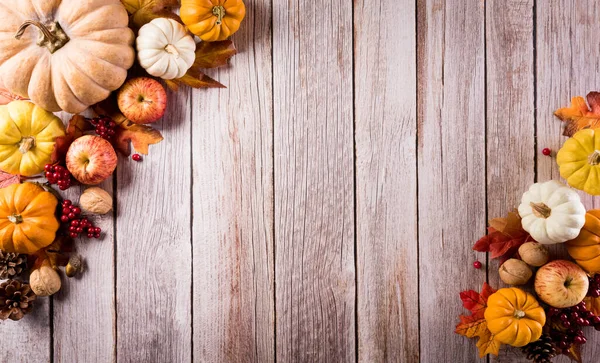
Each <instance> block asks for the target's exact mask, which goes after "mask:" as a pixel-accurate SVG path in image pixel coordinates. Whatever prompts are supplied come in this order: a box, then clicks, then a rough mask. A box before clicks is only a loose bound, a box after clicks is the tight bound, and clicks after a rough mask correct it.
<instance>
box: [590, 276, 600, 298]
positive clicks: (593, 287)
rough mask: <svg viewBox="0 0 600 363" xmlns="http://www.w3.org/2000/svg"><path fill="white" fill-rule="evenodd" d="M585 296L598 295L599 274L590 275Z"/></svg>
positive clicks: (599, 287) (599, 294)
mask: <svg viewBox="0 0 600 363" xmlns="http://www.w3.org/2000/svg"><path fill="white" fill-rule="evenodd" d="M587 296H591V297H600V274H596V275H594V277H590V287H589V288H588V292H587Z"/></svg>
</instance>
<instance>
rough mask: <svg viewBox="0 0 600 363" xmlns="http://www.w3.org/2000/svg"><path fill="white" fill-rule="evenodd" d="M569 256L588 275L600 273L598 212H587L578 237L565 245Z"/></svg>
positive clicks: (599, 223) (599, 214)
mask: <svg viewBox="0 0 600 363" xmlns="http://www.w3.org/2000/svg"><path fill="white" fill-rule="evenodd" d="M566 245H567V251H569V255H571V257H572V258H573V259H574V260H575V261H576V262H577V264H578V265H579V266H581V267H582V268H583V269H584V270H585V271H587V272H588V273H590V274H594V273H599V272H600V210H598V209H594V210H589V211H588V212H587V213H586V215H585V224H584V225H583V228H582V229H581V232H579V236H577V237H576V238H575V239H573V240H571V241H568V242H567V243H566Z"/></svg>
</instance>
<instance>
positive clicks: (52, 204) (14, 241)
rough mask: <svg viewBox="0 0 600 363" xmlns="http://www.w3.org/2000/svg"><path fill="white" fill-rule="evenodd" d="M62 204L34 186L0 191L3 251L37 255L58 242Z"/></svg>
mask: <svg viewBox="0 0 600 363" xmlns="http://www.w3.org/2000/svg"><path fill="white" fill-rule="evenodd" d="M57 205H58V200H57V199H56V197H55V196H54V195H52V193H50V192H47V191H45V190H44V188H42V187H41V186H39V185H37V184H33V183H23V184H13V185H11V186H9V187H6V188H3V189H0V249H2V250H4V251H6V252H12V253H26V254H33V253H35V252H37V251H39V250H40V249H42V248H44V247H47V246H48V245H50V244H51V243H52V242H53V241H54V237H55V236H56V231H57V230H58V227H59V223H58V220H57V219H56V216H55V212H56V206H57Z"/></svg>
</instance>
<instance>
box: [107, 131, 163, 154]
mask: <svg viewBox="0 0 600 363" xmlns="http://www.w3.org/2000/svg"><path fill="white" fill-rule="evenodd" d="M162 140H163V136H162V135H161V133H160V132H159V131H158V130H155V129H153V128H152V127H150V126H146V125H137V124H134V123H129V124H127V125H126V126H125V125H124V124H121V127H120V128H119V129H117V132H116V134H115V147H116V148H117V150H119V151H120V152H121V153H122V154H123V155H126V156H127V155H129V154H131V150H130V148H129V142H131V145H132V146H133V148H134V149H135V151H137V152H139V153H140V154H144V155H148V147H149V146H150V145H154V144H158V143H159V142H161V141H162Z"/></svg>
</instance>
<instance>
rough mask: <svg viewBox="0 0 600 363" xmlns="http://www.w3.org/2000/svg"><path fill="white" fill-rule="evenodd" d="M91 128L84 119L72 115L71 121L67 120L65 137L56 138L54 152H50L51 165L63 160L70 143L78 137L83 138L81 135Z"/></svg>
mask: <svg viewBox="0 0 600 363" xmlns="http://www.w3.org/2000/svg"><path fill="white" fill-rule="evenodd" d="M91 129H92V126H91V124H90V123H89V122H87V120H86V118H85V117H83V116H81V115H73V117H71V120H69V124H68V125H67V130H66V133H65V136H61V137H57V138H56V140H55V142H56V145H55V146H54V151H53V152H52V163H56V162H58V161H59V160H62V159H64V157H65V155H66V154H67V150H69V146H71V143H73V141H75V139H77V138H78V137H81V136H83V133H84V132H85V131H87V130H91Z"/></svg>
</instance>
